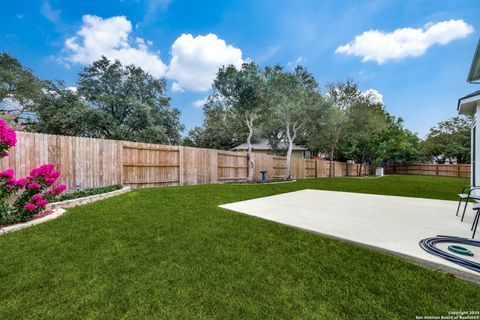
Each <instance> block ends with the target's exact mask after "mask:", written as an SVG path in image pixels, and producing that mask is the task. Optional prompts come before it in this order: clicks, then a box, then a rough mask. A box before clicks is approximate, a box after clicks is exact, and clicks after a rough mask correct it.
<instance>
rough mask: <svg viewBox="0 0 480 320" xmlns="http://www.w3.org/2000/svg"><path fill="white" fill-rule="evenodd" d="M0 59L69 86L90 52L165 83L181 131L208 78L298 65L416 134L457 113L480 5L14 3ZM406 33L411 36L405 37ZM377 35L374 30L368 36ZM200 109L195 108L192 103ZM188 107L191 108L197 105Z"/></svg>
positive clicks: (194, 114)
mask: <svg viewBox="0 0 480 320" xmlns="http://www.w3.org/2000/svg"><path fill="white" fill-rule="evenodd" d="M2 7H3V10H2V11H1V12H0V18H1V21H2V24H0V51H6V52H8V53H9V54H11V55H13V56H15V57H17V58H18V59H19V60H20V61H21V62H22V63H23V64H24V65H26V66H28V67H29V68H31V69H32V70H33V71H34V72H35V73H36V74H37V75H38V76H39V77H40V78H43V79H59V80H64V81H65V82H66V84H67V85H68V86H75V80H76V77H77V73H78V71H79V70H81V68H82V67H83V66H84V65H85V64H86V63H88V62H89V61H91V60H92V59H94V58H95V57H96V56H97V55H100V54H105V55H107V56H110V57H116V58H119V59H120V60H123V61H125V62H132V61H133V62H135V63H138V64H143V66H145V68H146V69H147V71H149V72H151V73H152V74H155V75H157V76H162V77H166V78H168V83H169V85H168V88H169V95H170V96H171V97H172V105H173V106H175V107H178V108H179V109H181V110H182V121H183V122H184V123H185V125H186V127H187V129H190V128H192V127H194V126H196V125H200V124H201V122H202V113H203V112H202V109H201V108H199V107H198V106H199V105H200V103H199V102H198V101H200V100H201V99H203V98H205V97H206V96H207V95H208V90H207V87H208V83H209V81H210V79H211V77H212V74H213V70H214V69H215V68H216V66H217V65H219V64H222V63H234V64H239V63H241V62H242V61H245V60H247V59H251V60H253V61H256V62H257V63H259V64H260V65H262V66H264V65H273V64H276V63H279V64H282V65H284V66H287V67H289V68H293V66H294V65H295V64H296V63H299V64H301V65H303V66H305V67H307V68H308V69H309V70H310V71H311V72H312V73H313V74H314V75H315V77H316V78H317V80H318V81H319V82H320V84H321V85H325V83H327V82H332V81H338V80H345V79H346V78H347V77H350V78H352V79H354V80H356V81H358V82H359V84H360V87H361V89H362V90H367V89H375V90H377V91H378V92H380V93H381V94H382V95H383V101H384V103H385V105H386V107H387V110H388V111H389V112H390V113H392V114H393V115H395V116H401V117H403V118H404V119H405V123H406V127H407V128H409V129H411V130H413V131H415V132H418V133H419V134H420V136H422V137H423V136H424V135H425V134H426V133H427V132H428V129H429V128H430V127H431V126H433V125H435V124H436V123H437V122H438V121H441V120H444V119H447V118H450V117H452V116H454V115H455V114H456V103H457V99H458V98H459V97H460V96H463V95H465V94H467V93H470V92H472V91H474V90H478V89H479V88H478V85H476V86H475V85H472V84H468V83H466V77H467V73H468V69H469V66H470V63H471V60H472V56H473V53H474V50H475V46H476V43H477V41H478V38H479V30H480V20H479V19H478V14H479V13H480V1H441V0H432V1H405V0H404V1H388V0H385V1H380V0H378V1H340V0H338V1H301V0H298V1H288V2H287V1H283V2H282V1H204V2H201V1H176V0H172V1H167V0H156V1H140V0H115V1H113V0H112V1H55V0H49V1H11V2H8V6H7V5H4V6H2ZM407 28H409V29H407ZM375 30H376V31H375ZM195 101H197V103H195ZM195 105H196V106H195Z"/></svg>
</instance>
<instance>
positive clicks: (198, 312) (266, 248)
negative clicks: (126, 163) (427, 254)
mask: <svg viewBox="0 0 480 320" xmlns="http://www.w3.org/2000/svg"><path fill="white" fill-rule="evenodd" d="M465 184H468V181H467V180H465V179H454V178H437V177H416V176H387V177H384V178H379V179H361V178H336V179H319V180H301V181H297V182H295V183H287V184H272V185H204V186H191V187H172V188H155V189H153V188H152V189H143V190H135V191H132V192H130V193H127V194H124V195H121V196H118V197H115V198H111V199H108V200H105V201H101V202H97V203H93V204H90V205H85V206H81V207H77V208H73V209H69V210H68V212H67V213H66V215H65V216H64V217H61V218H59V219H57V220H54V221H51V222H48V223H45V224H42V225H39V226H36V227H32V228H28V229H25V230H22V231H19V232H14V233H11V234H6V235H3V236H0V319H149V318H150V319H159V318H164V319H188V318H194V319H208V318H216V319H240V318H241V319H293V318H296V319H415V316H416V315H418V316H426V315H438V316H440V315H447V314H448V312H449V311H459V310H464V311H466V310H478V306H479V301H480V287H479V286H476V285H473V284H470V283H467V282H464V281H461V280H458V279H455V278H452V277H450V276H447V275H444V274H441V273H439V272H435V271H431V270H429V269H425V268H423V267H419V266H416V265H414V264H411V263H409V262H406V261H403V260H401V259H399V258H396V257H393V256H388V255H384V254H380V253H377V252H375V251H372V250H369V249H365V248H362V247H359V246H356V245H353V244H348V243H343V242H340V241H336V240H332V239H328V238H324V237H321V236H318V235H315V234H312V233H307V232H303V231H300V230H297V229H294V228H291V227H287V226H284V225H280V224H276V223H273V222H269V221H265V220H261V219H257V218H254V217H250V216H246V215H242V214H239V213H235V212H231V211H228V210H224V209H221V208H218V207H217V206H218V205H220V204H225V203H230V202H235V201H240V200H246V199H251V198H258V197H263V196H268V195H273V194H278V193H284V192H290V191H295V190H301V189H307V188H308V189H326V190H339V191H349V192H364V193H375V194H387V195H399V196H410V197H425V198H435V199H448V200H455V197H456V196H455V195H456V193H458V191H459V190H460V189H461V187H462V186H464V185H465ZM292 214H294V212H292ZM454 221H455V213H454V212H452V223H453V222H454ZM412 223H415V222H414V221H412ZM432 236H433V235H432Z"/></svg>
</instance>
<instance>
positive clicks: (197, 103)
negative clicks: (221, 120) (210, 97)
mask: <svg viewBox="0 0 480 320" xmlns="http://www.w3.org/2000/svg"><path fill="white" fill-rule="evenodd" d="M205 103H207V98H206V97H205V98H203V99H198V100H195V101H193V103H192V105H193V106H194V107H195V108H202V107H203V106H204V105H205Z"/></svg>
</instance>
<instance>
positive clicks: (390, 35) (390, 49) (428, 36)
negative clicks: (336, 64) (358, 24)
mask: <svg viewBox="0 0 480 320" xmlns="http://www.w3.org/2000/svg"><path fill="white" fill-rule="evenodd" d="M472 32H473V26H471V25H469V24H467V23H465V22H464V21H463V20H449V21H442V22H437V23H429V24H426V25H425V26H424V27H423V28H418V29H414V28H401V29H396V30H394V31H393V32H383V31H380V30H370V31H366V32H364V33H362V34H361V35H358V36H356V37H355V40H353V41H351V42H349V43H348V44H346V45H343V46H340V47H338V48H337V49H336V50H335V53H343V54H346V55H354V56H359V57H362V61H363V62H365V61H376V62H378V63H379V64H382V63H385V62H386V61H388V60H401V59H404V58H407V57H418V56H421V55H423V54H424V53H425V52H426V51H427V49H428V48H429V47H431V46H432V45H434V44H441V45H445V44H447V43H449V42H450V41H452V40H455V39H460V38H465V37H466V36H468V35H469V34H470V33H472Z"/></svg>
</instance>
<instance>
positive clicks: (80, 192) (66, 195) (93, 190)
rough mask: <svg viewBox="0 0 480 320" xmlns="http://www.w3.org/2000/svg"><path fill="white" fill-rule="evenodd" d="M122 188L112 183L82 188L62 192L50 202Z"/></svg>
mask: <svg viewBox="0 0 480 320" xmlns="http://www.w3.org/2000/svg"><path fill="white" fill-rule="evenodd" d="M122 188H123V187H122V186H121V185H119V184H114V185H111V186H104V187H98V188H89V189H83V190H78V191H73V192H68V193H64V194H62V195H61V196H60V197H58V198H56V199H55V200H53V201H52V202H57V201H65V200H72V199H78V198H83V197H88V196H93V195H96V194H101V193H107V192H111V191H115V190H120V189H122Z"/></svg>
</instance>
